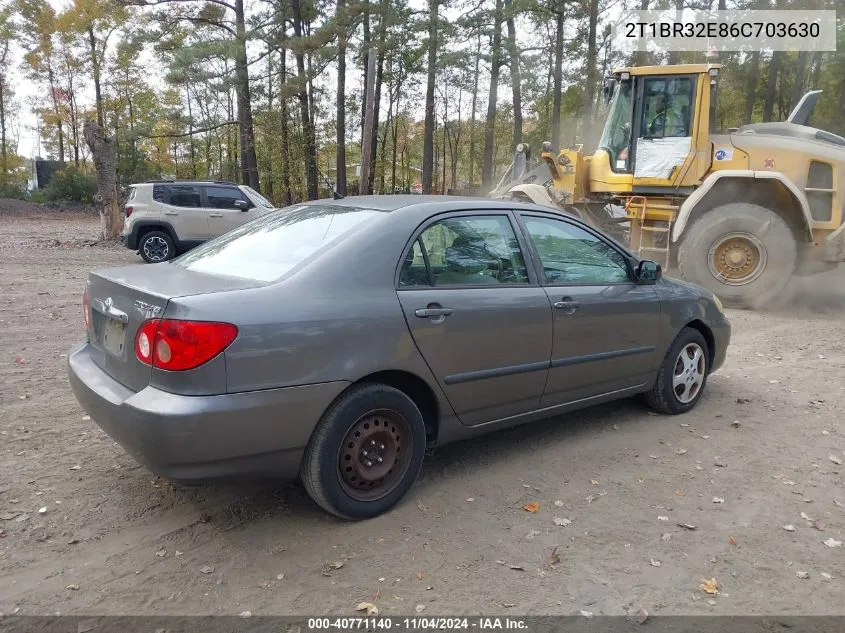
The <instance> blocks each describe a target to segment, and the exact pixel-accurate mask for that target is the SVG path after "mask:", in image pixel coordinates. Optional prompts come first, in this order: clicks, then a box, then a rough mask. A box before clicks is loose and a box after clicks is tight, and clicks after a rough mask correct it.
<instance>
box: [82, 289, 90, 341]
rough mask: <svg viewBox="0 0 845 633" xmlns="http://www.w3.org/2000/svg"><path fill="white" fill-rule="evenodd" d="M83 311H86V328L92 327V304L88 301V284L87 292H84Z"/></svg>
mask: <svg viewBox="0 0 845 633" xmlns="http://www.w3.org/2000/svg"><path fill="white" fill-rule="evenodd" d="M82 311H83V312H84V313H85V329H86V330H90V329H91V306H90V304H89V303H88V286H86V287H85V292H83V293H82Z"/></svg>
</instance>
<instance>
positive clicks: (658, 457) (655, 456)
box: [649, 455, 660, 459]
mask: <svg viewBox="0 0 845 633" xmlns="http://www.w3.org/2000/svg"><path fill="white" fill-rule="evenodd" d="M649 457H651V458H652V459H660V455H649Z"/></svg>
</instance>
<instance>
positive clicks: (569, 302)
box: [554, 297, 581, 314]
mask: <svg viewBox="0 0 845 633" xmlns="http://www.w3.org/2000/svg"><path fill="white" fill-rule="evenodd" d="M580 306H581V304H580V303H579V302H578V301H575V300H573V299H572V297H563V298H562V299H561V300H560V301H555V302H554V307H555V309H556V310H563V313H564V314H575V311H576V310H577V309H578V308H579V307H580Z"/></svg>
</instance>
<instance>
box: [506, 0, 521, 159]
mask: <svg viewBox="0 0 845 633" xmlns="http://www.w3.org/2000/svg"><path fill="white" fill-rule="evenodd" d="M505 13H506V15H507V20H506V24H507V28H508V53H509V54H510V71H511V88H512V91H513V147H514V149H516V146H517V145H519V144H520V143H521V142H522V79H521V77H520V72H519V50H518V49H517V46H516V26H515V23H514V15H513V14H514V10H513V0H505Z"/></svg>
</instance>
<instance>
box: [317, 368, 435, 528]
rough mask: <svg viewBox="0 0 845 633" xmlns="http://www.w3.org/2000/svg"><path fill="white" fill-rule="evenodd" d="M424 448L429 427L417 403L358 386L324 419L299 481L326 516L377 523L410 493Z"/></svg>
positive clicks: (388, 391)
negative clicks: (377, 520)
mask: <svg viewBox="0 0 845 633" xmlns="http://www.w3.org/2000/svg"><path fill="white" fill-rule="evenodd" d="M425 444H426V435H425V424H424V421H423V417H422V414H421V413H420V410H419V409H418V408H417V406H416V404H414V401H413V400H411V399H410V398H409V397H408V396H406V395H405V394H404V393H402V392H401V391H399V390H398V389H394V388H393V387H389V386H387V385H382V384H361V385H357V386H354V387H351V388H350V389H349V390H348V391H346V392H345V393H344V394H343V395H342V396H341V397H340V398H339V399H338V400H337V401H336V402H335V403H334V404H332V406H331V407H329V409H328V410H327V411H326V413H325V414H324V415H323V417H322V418H321V420H320V422H319V424H318V425H317V428H316V429H315V431H314V433H313V435H312V436H311V440H310V442H309V443H308V447H307V448H306V450H305V456H304V458H303V460H302V466H301V469H300V478H301V479H302V483H303V485H304V486H305V490H306V491H307V492H308V495H309V496H310V497H311V498H312V499H313V500H314V502H315V503H317V505H319V506H320V507H321V508H323V509H324V510H326V511H327V512H330V513H331V514H334V515H335V516H338V517H340V518H343V519H351V520H361V519H369V518H373V517H376V516H378V515H380V514H383V513H385V512H387V511H388V510H390V509H391V508H392V507H393V506H394V505H396V504H397V503H398V502H399V500H400V499H402V498H403V497H404V496H405V494H406V493H407V492H408V490H410V488H411V486H412V485H413V484H414V481H415V480H416V478H417V476H418V475H419V472H420V469H421V468H422V462H423V457H424V455H425Z"/></svg>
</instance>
